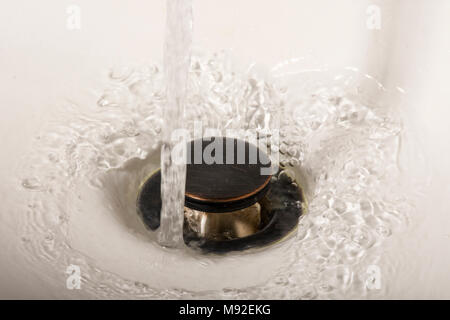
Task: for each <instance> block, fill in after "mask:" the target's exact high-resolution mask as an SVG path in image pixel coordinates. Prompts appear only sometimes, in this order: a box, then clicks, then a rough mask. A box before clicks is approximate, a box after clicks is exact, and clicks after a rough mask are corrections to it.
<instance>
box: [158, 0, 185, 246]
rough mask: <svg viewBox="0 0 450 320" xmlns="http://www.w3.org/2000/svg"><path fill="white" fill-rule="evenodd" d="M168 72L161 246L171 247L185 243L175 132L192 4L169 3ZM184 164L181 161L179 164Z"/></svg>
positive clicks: (182, 186)
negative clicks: (173, 136) (173, 138)
mask: <svg viewBox="0 0 450 320" xmlns="http://www.w3.org/2000/svg"><path fill="white" fill-rule="evenodd" d="M166 19H167V21H166V39H165V45H164V68H165V72H166V77H167V89H166V90H167V91H166V95H167V100H166V101H167V103H166V105H165V107H164V108H163V119H162V120H163V126H162V148H161V200H162V208H161V225H160V228H159V231H158V242H159V243H160V244H161V245H164V246H167V247H179V246H180V245H181V244H182V243H183V219H184V218H183V207H184V191H185V185H186V165H185V164H183V159H180V158H179V157H183V154H182V153H178V154H175V153H174V152H173V151H174V148H175V142H174V141H172V140H171V135H172V132H173V131H174V130H177V129H180V128H182V126H183V117H184V114H185V110H184V108H185V105H186V103H185V97H186V86H187V80H188V73H189V67H190V62H191V59H190V54H191V52H190V51H191V43H192V2H191V0H167V18H166ZM178 160H181V161H178Z"/></svg>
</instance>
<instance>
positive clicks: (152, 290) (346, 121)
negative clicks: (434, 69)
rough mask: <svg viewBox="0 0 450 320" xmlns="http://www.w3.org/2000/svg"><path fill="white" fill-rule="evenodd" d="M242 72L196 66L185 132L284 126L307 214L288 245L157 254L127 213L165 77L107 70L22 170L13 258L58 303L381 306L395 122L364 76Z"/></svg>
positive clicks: (147, 70) (217, 57)
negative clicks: (364, 84)
mask: <svg viewBox="0 0 450 320" xmlns="http://www.w3.org/2000/svg"><path fill="white" fill-rule="evenodd" d="M284 68H285V69H289V65H286V66H285V67H284ZM243 70H244V69H243V68H238V67H237V66H235V65H234V64H233V63H232V59H231V58H230V56H229V55H228V54H226V53H218V54H201V53H198V54H196V55H194V56H193V57H192V61H191V67H190V70H189V82H188V89H187V97H186V106H187V107H186V115H185V121H186V126H190V125H192V124H193V122H194V121H196V120H197V121H198V120H201V121H203V123H204V125H205V126H209V127H213V128H217V129H219V130H225V129H227V128H242V127H244V128H252V129H256V130H258V129H262V128H265V127H266V125H267V124H268V123H269V125H270V124H271V123H272V122H273V125H274V126H279V128H280V135H281V145H280V147H279V150H278V151H279V153H280V157H281V160H282V163H283V164H284V165H286V166H287V167H290V170H292V171H293V172H294V174H296V176H297V177H298V178H299V179H300V182H301V184H302V186H303V187H304V188H305V191H306V193H307V196H308V200H309V212H308V214H307V215H306V216H304V217H303V218H302V219H301V221H300V223H299V229H298V233H297V235H296V237H295V238H293V239H291V240H290V241H287V242H286V243H283V244H280V245H277V246H274V247H270V248H267V249H265V250H263V251H260V252H251V253H244V254H230V255H226V256H214V255H207V256H203V255H200V254H198V253H195V252H193V251H191V250H190V249H187V248H184V247H182V248H179V249H176V250H167V249H164V248H162V247H160V246H159V245H157V244H156V236H155V234H153V233H151V232H149V231H148V230H147V229H146V228H145V227H144V226H143V224H142V222H141V221H140V219H139V217H138V215H137V214H136V208H135V199H136V194H137V190H138V188H139V185H140V183H141V182H142V181H143V180H144V179H145V177H146V176H148V174H149V173H151V172H152V171H153V170H155V169H157V168H158V166H159V161H160V150H161V146H162V144H163V141H162V138H161V132H162V130H163V129H162V128H163V126H164V125H165V124H164V121H163V119H164V116H163V106H164V105H165V104H166V102H167V101H166V100H167V98H166V92H165V87H166V85H165V81H166V80H165V79H166V77H165V75H164V72H162V71H161V67H160V66H159V65H153V66H143V67H136V68H121V69H115V70H112V71H111V73H110V79H109V81H110V87H109V88H107V89H106V90H105V92H104V94H103V95H102V96H101V97H100V98H99V100H98V104H97V106H95V107H94V106H93V107H92V109H91V110H90V111H89V112H80V111H79V108H78V107H77V106H76V105H75V104H71V105H66V106H64V107H63V108H62V111H61V113H60V114H58V115H53V116H52V118H51V119H50V120H49V122H48V125H47V127H46V128H44V129H43V131H42V132H41V133H40V134H39V136H38V138H36V139H35V141H34V146H33V150H30V152H29V154H28V155H27V156H26V157H25V158H24V159H23V162H22V166H21V171H20V183H21V186H22V188H23V193H24V197H23V203H22V205H23V208H24V211H26V215H24V216H23V217H21V219H20V221H21V224H20V227H19V230H18V232H20V234H21V238H22V244H21V251H22V254H23V255H24V256H26V257H27V259H28V260H29V263H30V265H33V270H34V271H35V272H37V273H39V274H40V275H41V277H42V278H43V281H44V282H45V283H46V284H47V285H48V286H51V287H54V288H55V292H58V293H59V295H58V296H59V297H83V298H211V297H212V298H290V299H313V298H338V297H347V298H352V297H361V298H362V297H376V296H379V295H382V294H383V293H384V292H386V290H387V285H388V284H387V283H386V282H382V283H381V286H380V287H379V288H378V287H377V288H375V289H374V286H371V285H370V281H371V278H369V277H368V273H367V272H368V270H370V267H371V266H372V267H373V266H375V267H376V266H379V267H386V268H390V266H389V265H387V266H386V265H382V263H383V264H388V262H383V261H382V259H381V253H382V251H383V246H384V245H385V240H386V239H387V238H389V237H392V236H394V235H397V234H401V232H400V231H401V230H402V229H403V228H404V227H405V225H407V223H408V217H409V213H410V212H411V210H412V204H411V202H410V199H409V194H408V193H407V191H406V190H407V189H406V188H404V186H402V185H400V183H401V181H402V180H401V179H399V178H398V177H399V176H400V175H401V170H400V168H399V165H398V158H397V155H398V149H399V147H400V144H401V131H402V125H401V121H400V120H399V118H398V117H397V116H396V115H395V108H385V107H383V106H379V105H375V104H374V105H371V104H368V102H367V101H366V99H365V98H364V92H362V91H361V90H362V89H361V88H360V87H358V86H357V85H356V83H357V82H358V81H354V80H355V79H356V78H358V79H359V78H364V75H358V73H357V72H356V71H354V70H338V71H336V70H334V71H330V70H329V71H325V70H324V71H320V72H319V71H314V72H312V73H311V74H309V73H303V74H302V80H301V81H300V82H301V85H298V83H296V82H295V81H292V80H293V78H295V76H292V75H291V74H286V73H280V72H279V73H276V72H275V73H274V74H270V73H267V72H262V71H261V70H258V69H257V68H249V69H247V70H246V71H243ZM373 87H374V88H376V90H379V91H382V90H384V89H383V88H382V87H381V86H380V85H379V84H377V83H375V82H374V83H373ZM275 115H276V116H275ZM69 265H77V266H79V267H80V269H81V272H82V286H81V290H78V291H68V290H67V289H66V287H65V285H66V278H67V274H65V271H66V268H67V266H69ZM180 265H181V266H183V267H182V268H180ZM262 265H263V266H264V268H261V266H262ZM256 270H258V272H255V271H256Z"/></svg>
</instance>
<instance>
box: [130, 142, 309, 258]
mask: <svg viewBox="0 0 450 320" xmlns="http://www.w3.org/2000/svg"><path fill="white" fill-rule="evenodd" d="M212 141H213V142H219V143H220V144H219V145H220V146H222V147H221V148H219V149H216V154H213V157H214V159H216V161H215V162H214V163H211V161H209V160H208V159H206V160H205V158H204V157H201V159H196V158H195V157H196V156H195V155H198V154H199V151H200V152H201V155H203V154H204V152H205V150H207V148H208V145H210V144H211V142H212ZM196 148H197V149H196ZM217 150H218V151H217ZM220 151H223V153H222V154H218V153H220ZM187 155H188V164H187V173H186V175H187V176H186V192H185V210H184V216H185V219H184V228H183V238H184V242H185V243H186V245H187V246H189V247H192V248H198V249H200V250H202V251H203V252H215V253H226V252H230V251H242V250H247V249H252V248H260V247H265V246H268V245H270V244H273V243H276V242H279V241H280V240H282V239H284V238H286V237H287V236H288V235H290V234H291V233H292V231H294V230H295V229H296V227H297V225H298V220H299V218H300V217H301V216H302V215H303V214H304V212H305V209H306V206H305V198H304V195H303V192H302V190H301V188H300V186H299V185H298V183H297V182H296V181H295V178H294V177H293V176H292V175H290V174H289V172H288V171H286V170H285V169H284V168H280V169H279V171H278V172H277V173H276V174H274V175H264V174H262V172H264V170H265V169H269V168H270V166H271V163H270V159H269V157H268V156H267V155H266V154H265V153H264V152H262V151H261V150H260V149H258V148H257V147H256V146H254V145H252V144H250V143H248V142H246V141H242V140H238V139H233V138H223V137H216V138H212V139H200V140H194V141H191V142H190V143H188V147H187ZM217 159H219V160H217ZM220 159H222V160H220ZM160 187H161V172H160V170H158V171H156V172H155V173H153V174H152V175H151V176H150V177H149V178H148V179H147V180H146V181H145V182H144V183H143V185H142V187H141V189H140V190H139V194H138V198H137V208H138V212H139V214H140V215H141V217H142V219H143V221H144V223H145V224H146V225H147V226H148V227H149V228H150V229H151V230H156V229H158V227H159V225H160V213H161V197H160V194H161V189H160Z"/></svg>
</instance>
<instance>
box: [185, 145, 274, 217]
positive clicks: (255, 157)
mask: <svg viewBox="0 0 450 320" xmlns="http://www.w3.org/2000/svg"><path fill="white" fill-rule="evenodd" d="M213 147H214V148H213ZM209 150H213V151H212V152H209ZM187 158H188V164H187V168H186V193H185V194H186V203H185V205H186V207H188V208H191V209H195V210H199V211H204V212H216V213H219V212H231V211H236V210H240V209H244V208H247V207H250V206H251V205H253V204H254V203H256V202H257V201H258V200H260V199H261V198H262V197H263V196H264V195H265V194H266V192H267V190H268V187H269V181H270V178H271V174H270V166H271V163H270V159H269V157H268V156H267V154H266V153H264V152H262V151H261V150H260V149H258V148H257V147H256V146H254V145H253V144H250V143H248V142H246V141H243V140H238V139H233V138H224V137H215V138H211V140H209V139H199V140H194V141H191V142H190V143H188V148H187ZM264 169H266V170H264ZM265 171H267V172H265Z"/></svg>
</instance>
